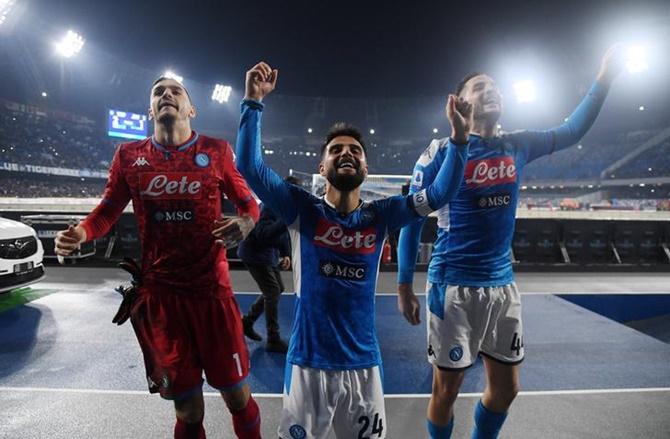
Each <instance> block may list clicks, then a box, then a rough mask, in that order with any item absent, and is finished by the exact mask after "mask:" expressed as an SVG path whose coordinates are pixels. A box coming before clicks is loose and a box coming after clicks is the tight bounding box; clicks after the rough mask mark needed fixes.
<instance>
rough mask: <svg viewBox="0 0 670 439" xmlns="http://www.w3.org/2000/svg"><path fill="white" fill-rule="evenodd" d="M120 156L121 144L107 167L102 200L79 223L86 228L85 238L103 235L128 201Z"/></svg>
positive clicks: (127, 190)
mask: <svg viewBox="0 0 670 439" xmlns="http://www.w3.org/2000/svg"><path fill="white" fill-rule="evenodd" d="M120 156H121V146H119V147H118V148H117V150H116V153H115V154H114V159H113V160H112V164H111V165H110V167H109V178H108V179H107V184H106V185H105V193H104V194H103V196H102V201H100V204H98V206H97V207H96V208H95V209H93V212H91V213H90V214H89V215H88V216H87V217H86V218H85V219H84V221H82V222H81V224H80V225H81V226H82V227H83V228H84V230H86V239H87V240H91V239H96V238H99V237H101V236H105V235H106V234H107V232H109V230H110V229H111V228H112V226H113V225H114V223H116V221H117V220H118V219H119V217H120V216H121V214H122V213H123V209H124V208H125V207H126V205H127V204H128V201H130V188H129V187H128V183H127V182H126V180H125V179H124V178H123V172H122V169H121V157H120Z"/></svg>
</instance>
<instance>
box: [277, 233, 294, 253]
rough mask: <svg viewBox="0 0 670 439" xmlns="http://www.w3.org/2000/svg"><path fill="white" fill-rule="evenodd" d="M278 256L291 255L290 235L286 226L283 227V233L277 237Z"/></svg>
mask: <svg viewBox="0 0 670 439" xmlns="http://www.w3.org/2000/svg"><path fill="white" fill-rule="evenodd" d="M279 256H282V257H284V256H291V237H290V236H289V234H288V229H287V228H286V227H284V233H282V235H281V236H280V237H279Z"/></svg>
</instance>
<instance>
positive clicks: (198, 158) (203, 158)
mask: <svg viewBox="0 0 670 439" xmlns="http://www.w3.org/2000/svg"><path fill="white" fill-rule="evenodd" d="M209 162H210V160H209V156H208V155H207V154H205V153H204V152H199V153H197V154H196V155H195V164H196V165H198V166H200V167H201V168H206V167H207V166H209Z"/></svg>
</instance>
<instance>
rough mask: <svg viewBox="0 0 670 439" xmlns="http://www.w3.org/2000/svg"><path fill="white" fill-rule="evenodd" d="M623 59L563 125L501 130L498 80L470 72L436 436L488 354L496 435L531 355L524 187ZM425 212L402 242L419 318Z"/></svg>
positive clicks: (402, 268)
mask: <svg viewBox="0 0 670 439" xmlns="http://www.w3.org/2000/svg"><path fill="white" fill-rule="evenodd" d="M622 66H623V62H622V60H621V49H620V48H619V47H618V46H615V47H613V48H612V49H610V50H609V51H608V52H607V53H606V54H605V56H604V58H603V61H602V65H601V69H600V72H599V74H598V76H597V78H596V80H595V82H594V83H593V86H592V87H591V89H590V90H589V92H588V93H587V95H586V96H585V97H584V98H583V100H582V102H581V103H580V104H579V105H578V106H577V108H576V109H575V111H574V112H573V113H572V114H571V115H570V116H569V117H568V119H567V121H566V122H565V123H563V124H562V125H560V126H558V127H556V128H552V129H549V130H545V131H531V130H528V131H518V132H512V133H507V134H502V135H497V124H498V120H499V118H500V115H501V112H502V96H501V94H500V91H499V90H498V87H497V86H496V84H495V82H494V81H493V79H491V78H490V77H489V76H487V75H485V74H479V73H476V74H471V75H468V76H467V77H465V78H464V79H463V80H462V81H461V83H460V84H459V85H458V87H457V91H456V95H457V96H458V97H459V98H463V99H465V100H466V101H467V102H468V103H470V104H472V105H473V107H474V124H473V127H472V130H471V132H470V150H469V152H468V157H467V161H468V163H467V165H466V167H465V174H464V179H463V181H462V182H461V184H460V188H459V190H458V192H457V194H456V196H455V197H454V198H453V199H452V200H451V202H450V203H449V204H448V206H446V207H445V208H443V209H441V210H440V211H439V212H438V233H437V239H436V241H435V246H434V250H433V253H432V257H431V261H430V264H429V268H428V283H427V286H426V293H427V298H426V303H427V305H426V307H427V308H428V309H427V310H426V315H427V322H426V324H427V327H428V360H429V362H430V363H431V364H432V365H433V391H432V396H431V399H430V402H429V404H428V420H427V428H428V433H429V435H430V437H431V438H440V439H442V438H449V437H451V432H452V429H453V423H454V418H453V404H454V402H455V400H456V397H457V395H458V392H459V388H460V386H461V384H462V382H463V377H464V373H465V369H467V368H468V367H470V366H472V364H473V363H474V362H475V360H476V359H477V356H478V355H480V356H481V357H482V359H483V361H484V367H485V369H486V389H485V390H484V394H483V396H482V398H481V400H480V401H479V402H478V404H477V407H476V409H475V414H474V418H475V427H474V431H473V434H472V437H473V438H475V439H478V438H495V437H497V436H498V432H499V431H500V428H501V427H502V424H503V422H504V421H505V417H506V414H507V410H508V409H509V406H510V405H511V403H512V401H513V400H514V398H515V397H516V394H517V393H518V389H519V365H520V363H521V361H522V360H523V357H524V349H523V331H522V324H521V302H520V295H519V292H518V290H517V288H516V285H515V283H514V275H513V272H512V264H511V258H510V252H511V244H512V236H513V234H514V222H515V217H516V205H517V199H518V195H519V184H520V182H521V176H522V171H523V168H524V166H525V165H526V164H527V163H529V162H531V161H532V160H535V159H536V158H538V157H541V156H543V155H546V154H551V153H553V152H555V151H558V150H561V149H564V148H567V147H569V146H571V145H574V144H575V143H577V142H578V141H579V139H581V138H582V137H583V136H584V135H585V134H586V132H587V131H588V129H589V128H590V127H591V125H592V124H593V122H594V121H595V119H596V117H597V115H598V113H599V112H600V109H601V107H602V105H603V102H604V101H605V96H606V95H607V92H608V90H609V87H610V85H611V83H612V81H613V80H614V78H615V77H616V76H617V75H618V74H619V72H620V71H621V69H622ZM446 144H447V139H436V140H433V141H432V142H431V143H430V145H429V146H428V148H427V149H426V151H424V153H423V154H422V155H421V157H419V159H418V161H417V162H416V166H415V167H414V173H413V176H412V183H411V185H410V194H412V193H419V192H420V191H421V190H423V188H424V187H426V186H427V185H429V184H431V182H432V181H433V179H434V177H435V175H436V173H437V171H438V169H440V165H441V163H442V162H443V161H444V158H445V153H446V152H447V150H446V149H445V145H446ZM424 223H425V219H423V220H421V221H418V222H415V223H412V224H410V225H409V226H407V227H404V228H403V229H402V230H401V232H400V240H399V247H398V308H399V309H400V311H401V313H402V314H403V315H404V316H405V318H406V319H407V320H408V321H409V322H410V323H411V324H414V325H417V324H419V323H420V319H419V302H418V300H417V298H416V296H415V295H414V292H413V290H412V281H413V276H414V267H415V263H416V256H417V250H418V245H419V239H420V235H421V229H422V227H423V224H424Z"/></svg>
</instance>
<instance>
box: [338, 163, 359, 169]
mask: <svg viewBox="0 0 670 439" xmlns="http://www.w3.org/2000/svg"><path fill="white" fill-rule="evenodd" d="M337 169H356V166H354V164H353V163H351V162H343V163H340V164H339V165H337Z"/></svg>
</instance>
